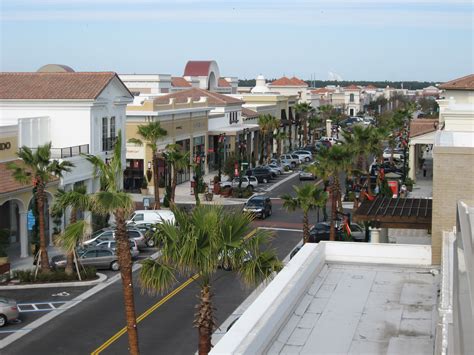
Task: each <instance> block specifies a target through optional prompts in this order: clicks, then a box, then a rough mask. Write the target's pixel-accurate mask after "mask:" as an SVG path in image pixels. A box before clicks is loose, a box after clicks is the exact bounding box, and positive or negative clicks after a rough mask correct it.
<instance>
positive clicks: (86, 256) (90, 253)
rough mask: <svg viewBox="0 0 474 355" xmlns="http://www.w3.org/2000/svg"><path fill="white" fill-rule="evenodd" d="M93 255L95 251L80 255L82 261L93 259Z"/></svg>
mask: <svg viewBox="0 0 474 355" xmlns="http://www.w3.org/2000/svg"><path fill="white" fill-rule="evenodd" d="M95 255H96V251H95V250H91V251H87V252H85V253H84V254H82V258H83V259H90V258H95Z"/></svg>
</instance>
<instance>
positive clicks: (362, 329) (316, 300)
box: [211, 242, 440, 354]
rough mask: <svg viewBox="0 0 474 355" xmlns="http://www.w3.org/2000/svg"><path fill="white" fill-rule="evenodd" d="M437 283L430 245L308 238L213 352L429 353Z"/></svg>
mask: <svg viewBox="0 0 474 355" xmlns="http://www.w3.org/2000/svg"><path fill="white" fill-rule="evenodd" d="M439 285H440V276H439V269H438V268H437V267H433V266H432V265H431V247H430V246H427V245H423V246H422V245H397V244H367V243H349V242H321V243H319V244H312V243H308V244H306V245H304V246H303V248H302V249H301V250H300V251H299V252H298V253H297V254H296V255H295V256H294V257H293V259H291V260H290V261H289V263H288V264H287V265H286V266H285V268H284V269H283V270H282V271H280V272H279V273H278V274H277V275H276V276H275V278H274V279H273V280H272V281H271V282H270V283H269V284H268V285H267V286H266V288H265V289H264V290H263V292H262V293H261V294H260V295H259V296H258V297H257V299H256V300H255V301H254V302H253V303H252V304H251V305H250V306H249V308H247V310H246V311H245V312H244V314H243V315H242V316H241V317H240V318H239V320H238V321H237V322H235V324H234V325H233V326H232V328H231V329H230V330H229V331H228V332H227V333H226V335H225V336H224V337H223V338H222V339H221V340H220V341H219V342H218V343H217V344H216V345H215V346H214V348H213V349H212V351H211V354H229V353H239V354H246V353H249V354H250V353H252V354H254V353H269V354H289V353H295V354H296V353H298V354H328V353H331V354H343V353H344V354H345V353H354V354H356V353H357V354H369V353H372V354H374V353H377V354H380V353H387V354H409V353H410V354H415V353H416V354H424V353H428V354H432V353H433V351H434V341H435V339H434V336H435V326H436V324H437V320H438V313H437V308H436V304H437V300H438V296H437V292H438V289H439Z"/></svg>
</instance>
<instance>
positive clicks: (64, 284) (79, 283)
mask: <svg viewBox="0 0 474 355" xmlns="http://www.w3.org/2000/svg"><path fill="white" fill-rule="evenodd" d="M97 275H98V276H99V278H98V279H97V280H91V281H74V282H54V283H44V284H29V285H11V286H0V291H4V290H27V289H34V288H54V287H80V286H92V285H96V284H99V283H101V282H104V281H105V280H107V275H105V274H101V273H100V272H98V273H97Z"/></svg>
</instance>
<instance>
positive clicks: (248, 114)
mask: <svg viewBox="0 0 474 355" xmlns="http://www.w3.org/2000/svg"><path fill="white" fill-rule="evenodd" d="M242 116H244V117H247V118H255V117H258V116H259V114H258V112H256V111H254V110H250V109H248V108H245V107H242Z"/></svg>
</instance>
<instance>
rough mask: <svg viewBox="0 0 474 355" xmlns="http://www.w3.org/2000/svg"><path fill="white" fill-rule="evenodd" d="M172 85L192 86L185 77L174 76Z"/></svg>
mask: <svg viewBox="0 0 474 355" xmlns="http://www.w3.org/2000/svg"><path fill="white" fill-rule="evenodd" d="M171 86H173V87H181V88H184V87H191V84H190V83H189V82H188V81H187V80H186V79H185V78H183V77H180V76H173V77H171Z"/></svg>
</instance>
